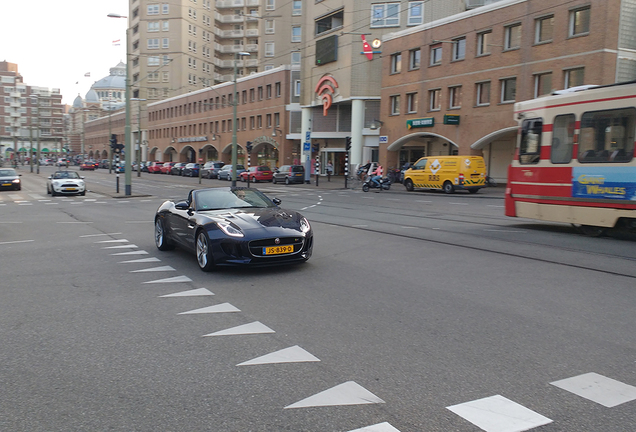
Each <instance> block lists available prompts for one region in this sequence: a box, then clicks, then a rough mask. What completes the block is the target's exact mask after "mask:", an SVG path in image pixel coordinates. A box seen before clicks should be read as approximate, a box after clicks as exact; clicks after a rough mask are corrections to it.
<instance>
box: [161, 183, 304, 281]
mask: <svg viewBox="0 0 636 432" xmlns="http://www.w3.org/2000/svg"><path fill="white" fill-rule="evenodd" d="M278 204H280V200H278V199H274V200H270V199H269V198H268V197H267V196H266V195H265V194H263V193H262V192H260V191H259V190H257V189H254V188H249V189H248V188H237V187H220V188H210V189H199V190H192V191H190V193H189V195H188V198H187V200H185V201H180V202H176V203H175V202H174V201H165V202H164V203H163V204H161V206H160V207H159V209H158V210H157V212H156V214H155V244H156V245H157V248H158V249H159V250H169V249H173V248H174V247H175V246H180V247H182V248H183V249H185V250H187V251H189V252H192V253H194V254H195V255H196V257H197V262H198V264H199V267H200V268H201V270H203V271H210V270H212V269H213V268H214V266H217V265H230V266H232V265H250V266H270V265H282V264H290V263H302V262H305V261H307V260H308V259H309V258H310V257H311V253H312V249H313V233H312V230H311V226H310V225H309V222H308V221H307V219H305V217H304V216H302V215H301V214H300V213H298V212H295V211H292V210H283V209H281V208H280V207H278Z"/></svg>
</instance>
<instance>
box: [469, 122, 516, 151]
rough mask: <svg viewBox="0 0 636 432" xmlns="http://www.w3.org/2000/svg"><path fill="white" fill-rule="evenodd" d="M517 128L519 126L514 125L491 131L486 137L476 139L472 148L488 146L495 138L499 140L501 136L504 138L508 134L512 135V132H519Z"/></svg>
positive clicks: (477, 148)
mask: <svg viewBox="0 0 636 432" xmlns="http://www.w3.org/2000/svg"><path fill="white" fill-rule="evenodd" d="M517 129H519V128H518V127H517V126H513V127H509V128H504V129H500V130H498V131H495V132H493V133H490V134H488V135H486V136H485V137H482V138H480V139H478V140H477V141H475V142H474V143H472V144H471V145H470V148H471V149H473V150H481V149H483V148H484V147H486V146H487V145H488V144H490V143H491V142H493V141H495V140H497V139H499V138H504V137H506V136H510V135H512V134H516V133H517Z"/></svg>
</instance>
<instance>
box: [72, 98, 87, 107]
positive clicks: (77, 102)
mask: <svg viewBox="0 0 636 432" xmlns="http://www.w3.org/2000/svg"><path fill="white" fill-rule="evenodd" d="M83 106H84V101H82V97H81V96H80V95H77V97H76V98H75V100H74V101H73V108H82V107H83Z"/></svg>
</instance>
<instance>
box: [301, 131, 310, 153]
mask: <svg viewBox="0 0 636 432" xmlns="http://www.w3.org/2000/svg"><path fill="white" fill-rule="evenodd" d="M307 133H309V132H307ZM310 148H311V143H310V142H309V141H305V142H304V143H303V151H309V149H310Z"/></svg>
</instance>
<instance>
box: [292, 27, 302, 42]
mask: <svg viewBox="0 0 636 432" xmlns="http://www.w3.org/2000/svg"><path fill="white" fill-rule="evenodd" d="M291 41H292V42H300V41H301V33H300V26H292V36H291Z"/></svg>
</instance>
